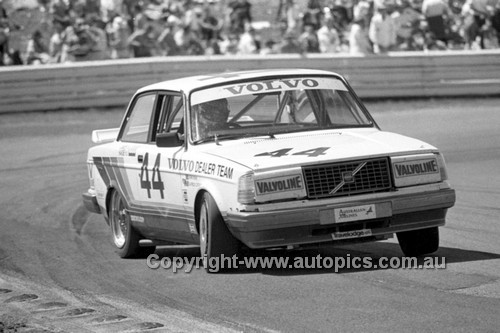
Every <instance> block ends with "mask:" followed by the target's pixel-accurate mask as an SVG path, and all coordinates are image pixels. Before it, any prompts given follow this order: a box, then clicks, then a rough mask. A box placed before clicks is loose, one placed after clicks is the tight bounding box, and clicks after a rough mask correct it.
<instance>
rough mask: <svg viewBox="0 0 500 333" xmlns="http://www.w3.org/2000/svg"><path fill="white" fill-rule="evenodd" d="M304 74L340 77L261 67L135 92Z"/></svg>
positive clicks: (188, 90)
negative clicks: (259, 68)
mask: <svg viewBox="0 0 500 333" xmlns="http://www.w3.org/2000/svg"><path fill="white" fill-rule="evenodd" d="M291 75H297V76H304V75H329V76H336V77H339V78H340V77H341V76H340V75H339V74H336V73H333V72H329V71H324V70H316V69H296V68H293V69H261V70H251V71H238V72H222V73H215V74H205V75H196V76H188V77H183V78H179V79H173V80H168V81H163V82H158V83H154V84H151V85H148V86H145V87H142V88H140V89H139V90H137V94H139V93H142V92H146V91H152V90H170V91H183V92H184V93H186V94H189V93H190V92H191V91H193V90H196V89H199V88H202V87H208V86H213V85H217V84H221V83H230V82H235V81H241V80H247V79H264V78H273V77H279V76H291Z"/></svg>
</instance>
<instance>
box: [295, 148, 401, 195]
mask: <svg viewBox="0 0 500 333" xmlns="http://www.w3.org/2000/svg"><path fill="white" fill-rule="evenodd" d="M303 171H304V177H305V181H306V188H307V196H308V198H309V199H321V198H329V197H337V196H349V195H353V194H361V193H371V192H381V191H387V190H390V189H391V187H392V184H391V175H390V168H389V160H388V158H379V159H371V160H360V161H349V162H340V163H332V164H322V165H314V166H307V167H304V168H303Z"/></svg>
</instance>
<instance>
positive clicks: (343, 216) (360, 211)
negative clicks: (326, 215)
mask: <svg viewBox="0 0 500 333" xmlns="http://www.w3.org/2000/svg"><path fill="white" fill-rule="evenodd" d="M376 217H377V212H376V209H375V205H374V204H371V205H362V206H353V207H345V208H336V209H334V218H335V222H336V223H343V222H350V221H360V220H369V219H374V218H376Z"/></svg>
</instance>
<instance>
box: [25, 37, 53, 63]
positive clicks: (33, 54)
mask: <svg viewBox="0 0 500 333" xmlns="http://www.w3.org/2000/svg"><path fill="white" fill-rule="evenodd" d="M49 59H50V56H49V48H48V47H47V45H45V43H44V41H43V35H42V32H41V31H40V30H35V31H34V32H33V34H32V36H31V39H30V40H29V41H28V46H27V47H26V63H27V64H28V65H42V64H46V63H48V62H49Z"/></svg>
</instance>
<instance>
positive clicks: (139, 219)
mask: <svg viewBox="0 0 500 333" xmlns="http://www.w3.org/2000/svg"><path fill="white" fill-rule="evenodd" d="M130 220H131V221H132V222H139V223H144V217H142V216H138V215H130Z"/></svg>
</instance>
